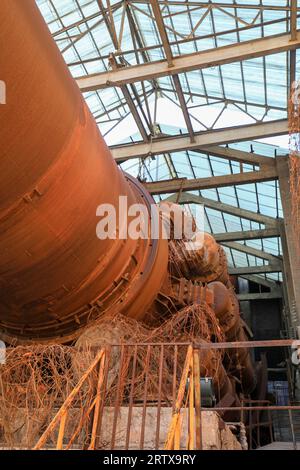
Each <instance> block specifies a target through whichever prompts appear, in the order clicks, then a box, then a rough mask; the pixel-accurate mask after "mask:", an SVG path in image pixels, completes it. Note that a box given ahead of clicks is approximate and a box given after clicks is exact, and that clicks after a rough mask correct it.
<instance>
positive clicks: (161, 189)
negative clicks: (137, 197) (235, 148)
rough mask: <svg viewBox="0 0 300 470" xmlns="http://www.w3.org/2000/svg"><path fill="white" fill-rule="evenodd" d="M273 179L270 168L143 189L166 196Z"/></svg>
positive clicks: (161, 183)
mask: <svg viewBox="0 0 300 470" xmlns="http://www.w3.org/2000/svg"><path fill="white" fill-rule="evenodd" d="M275 179H277V169H276V168H275V167H270V168H265V169H263V170H259V171H249V172H247V173H234V174H229V175H222V176H211V177H207V178H195V179H184V178H178V179H174V180H164V181H154V182H151V183H145V187H146V188H147V190H148V191H149V192H150V193H151V194H167V193H175V192H181V191H192V190H202V189H210V188H220V187H225V186H232V185H241V184H248V183H258V182H262V181H272V180H275Z"/></svg>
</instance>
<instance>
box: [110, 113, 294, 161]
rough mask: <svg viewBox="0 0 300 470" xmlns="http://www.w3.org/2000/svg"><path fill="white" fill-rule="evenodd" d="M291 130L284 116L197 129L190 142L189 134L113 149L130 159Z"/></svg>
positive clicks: (239, 140)
mask: <svg viewBox="0 0 300 470" xmlns="http://www.w3.org/2000/svg"><path fill="white" fill-rule="evenodd" d="M287 133H288V122H287V120H285V119H284V120H280V121H268V122H261V123H258V124H247V125H244V126H234V127H228V128H226V129H215V130H210V131H203V132H197V133H195V141H194V142H191V141H190V138H189V136H187V135H180V136H174V137H164V138H159V139H153V140H152V141H151V142H149V143H135V144H128V145H117V146H112V147H111V151H112V154H113V157H114V158H115V159H116V160H121V161H125V160H129V159H130V158H138V157H147V156H149V155H159V154H163V153H171V152H179V151H180V150H200V149H201V148H202V147H205V146H208V145H218V144H227V143H231V142H242V141H244V140H256V139H261V138H264V137H271V136H277V135H284V134H287Z"/></svg>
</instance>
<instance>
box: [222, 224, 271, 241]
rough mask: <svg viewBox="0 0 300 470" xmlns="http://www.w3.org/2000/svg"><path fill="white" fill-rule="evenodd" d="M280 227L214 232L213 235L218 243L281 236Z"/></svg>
mask: <svg viewBox="0 0 300 470" xmlns="http://www.w3.org/2000/svg"><path fill="white" fill-rule="evenodd" d="M279 235H280V229H279V228H278V227H272V228H265V229H261V230H243V231H242V230H241V231H239V232H224V233H214V234H213V236H214V238H215V239H216V241H217V242H218V243H222V242H234V241H238V240H257V239H259V238H274V237H279Z"/></svg>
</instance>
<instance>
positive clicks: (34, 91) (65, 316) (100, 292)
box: [0, 0, 255, 396]
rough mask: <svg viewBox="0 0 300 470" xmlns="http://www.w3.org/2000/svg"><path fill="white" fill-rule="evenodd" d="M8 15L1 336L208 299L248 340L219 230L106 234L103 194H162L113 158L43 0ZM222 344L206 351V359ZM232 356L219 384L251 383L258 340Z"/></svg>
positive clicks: (4, 15)
mask: <svg viewBox="0 0 300 470" xmlns="http://www.w3.org/2000/svg"><path fill="white" fill-rule="evenodd" d="M0 23H1V24H0V26H1V27H0V44H1V48H0V71H1V79H2V80H4V81H5V83H6V88H7V104H6V105H5V106H2V107H1V109H0V149H1V158H0V179H1V184H0V191H1V197H0V205H1V208H0V214H1V215H0V217H1V222H0V224H1V234H0V253H1V255H0V256H1V263H0V296H1V299H0V303H1V309H0V331H1V337H2V339H4V340H5V341H7V342H8V343H14V344H28V343H32V342H33V343H49V342H60V343H67V342H70V341H73V340H76V339H77V338H78V337H79V336H80V335H81V333H82V331H83V330H84V329H85V328H86V327H87V325H88V324H92V322H93V321H94V320H95V319H97V317H98V316H99V315H104V314H105V313H110V314H111V313H112V312H118V313H122V314H124V315H126V316H128V317H131V318H135V319H137V320H144V321H147V319H148V320H149V319H150V318H151V322H152V323H153V322H154V323H155V321H157V322H159V321H160V320H161V317H162V316H163V315H165V314H166V312H165V310H168V312H169V314H170V311H171V313H172V309H173V313H176V310H178V309H180V308H183V307H184V306H186V305H193V304H194V303H199V302H202V303H204V304H206V305H208V306H209V307H210V308H211V309H213V311H214V312H215V315H216V317H217V318H218V320H219V325H220V328H221V329H222V331H223V333H224V335H225V338H226V340H228V341H236V340H238V341H243V340H245V338H246V336H245V333H244V329H243V326H242V322H241V319H240V314H239V304H238V301H237V298H236V296H235V294H234V291H233V288H232V285H231V283H230V280H229V276H228V271H227V264H226V257H225V254H224V252H223V250H222V248H221V246H219V245H218V244H217V243H216V242H215V240H214V239H213V237H211V236H210V235H208V234H207V235H205V239H204V245H203V247H202V248H201V249H199V250H197V251H194V252H189V251H187V250H186V249H185V245H184V243H183V242H182V241H179V240H169V241H168V240H165V239H163V238H160V239H158V240H151V238H150V239H137V240H133V239H130V238H127V239H106V240H101V241H99V239H98V238H97V237H96V231H95V227H96V223H97V218H96V208H97V207H98V206H99V204H101V203H108V204H112V205H113V206H115V207H118V200H119V196H127V198H128V204H134V203H140V204H144V205H145V206H146V208H147V210H149V211H150V205H151V204H152V203H153V202H154V201H153V200H152V198H151V196H150V195H149V194H148V193H147V191H146V190H145V189H144V188H143V186H142V185H141V184H140V183H139V182H138V181H137V180H135V179H134V178H132V177H130V176H128V175H125V174H123V173H122V171H120V169H119V168H118V166H117V165H116V163H115V162H114V161H113V158H112V156H111V154H110V151H109V149H108V148H107V146H106V144H105V142H104V140H103V138H102V137H101V135H100V134H99V131H98V127H97V125H96V123H95V121H94V119H93V117H92V115H91V113H90V111H89V110H88V108H87V105H86V104H85V101H84V99H83V97H82V95H81V93H80V91H79V89H78V87H77V85H76V83H75V81H74V80H73V79H72V77H71V75H70V73H69V71H68V69H67V66H66V64H65V63H64V61H63V58H62V56H61V54H60V52H59V51H58V49H57V47H56V45H55V43H54V41H53V39H52V37H51V35H50V33H49V31H48V28H47V26H46V24H45V23H44V21H43V19H42V17H41V15H40V13H39V11H38V9H37V7H36V5H35V2H34V0H26V2H24V1H20V0H2V1H1V11H0ZM4 45H5V47H4ZM176 210H178V211H180V210H181V209H180V208H179V206H177V209H176ZM121 228H122V227H118V229H119V230H121ZM232 351H234V350H232ZM217 354H218V352H217V351H216V352H213V351H212V352H209V353H207V355H206V356H205V361H206V362H207V364H206V369H208V370H209V366H210V364H212V363H213V359H214V356H215V355H217ZM230 354H231V355H230ZM228 356H229V359H230V360H229V361H227V363H224V366H223V365H221V367H219V369H218V372H217V375H218V381H219V383H220V386H221V396H222V395H224V394H225V393H226V392H227V391H229V390H232V388H233V387H234V386H235V385H234V379H233V378H234V377H235V378H236V380H237V381H239V383H240V384H241V385H242V390H243V391H244V392H246V393H248V392H250V391H251V390H252V389H253V387H254V383H255V378H254V371H253V367H252V364H251V360H250V355H249V351H248V350H246V349H239V350H238V352H236V351H234V352H233V353H229V352H228Z"/></svg>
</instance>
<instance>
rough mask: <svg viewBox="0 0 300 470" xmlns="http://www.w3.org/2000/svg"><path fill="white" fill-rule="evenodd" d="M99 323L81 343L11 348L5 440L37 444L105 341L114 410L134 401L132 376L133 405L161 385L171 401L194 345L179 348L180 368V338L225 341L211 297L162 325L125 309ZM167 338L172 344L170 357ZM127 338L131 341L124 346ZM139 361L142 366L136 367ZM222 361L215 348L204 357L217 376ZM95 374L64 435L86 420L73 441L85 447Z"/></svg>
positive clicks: (153, 398)
mask: <svg viewBox="0 0 300 470" xmlns="http://www.w3.org/2000/svg"><path fill="white" fill-rule="evenodd" d="M93 328H94V329H95V331H94V333H93V334H92V336H91V335H89V336H88V337H89V340H88V341H85V340H84V335H83V340H81V341H78V342H77V344H76V346H72V347H68V346H60V345H49V346H41V345H36V346H28V347H24V346H19V347H16V348H12V349H9V350H8V353H7V360H6V364H5V365H2V366H0V442H1V445H2V446H4V447H8V448H14V447H26V448H32V447H33V446H34V444H35V443H36V442H37V440H38V437H39V436H40V435H41V433H42V432H43V431H44V430H45V429H46V427H47V426H48V425H49V423H50V422H51V420H52V419H53V417H54V415H55V414H56V412H57V411H58V410H59V408H60V407H61V405H62V404H63V402H64V401H65V399H66V398H67V397H68V395H69V394H70V392H71V391H72V389H73V388H74V387H75V386H76V384H77V383H78V380H79V378H80V377H81V376H82V375H83V373H84V372H85V371H86V369H87V367H88V366H89V365H90V363H91V362H92V359H93V357H94V354H95V350H99V347H100V346H105V347H108V348H109V354H108V363H107V367H108V369H107V379H106V388H105V391H104V397H105V400H104V404H105V406H106V407H107V409H108V408H109V407H110V408H114V409H115V408H116V407H120V406H127V405H128V402H129V400H130V390H131V387H132V383H133V382H134V393H133V396H132V400H133V405H134V406H141V404H142V403H143V402H145V397H146V403H147V406H148V405H149V404H153V403H155V402H157V400H158V391H159V390H160V400H161V401H162V403H163V405H164V406H172V403H173V400H174V396H175V393H176V390H177V387H178V384H179V381H180V377H181V373H182V368H183V364H184V360H185V355H186V349H187V346H182V347H180V348H178V349H177V352H176V354H177V357H176V370H174V351H175V349H174V347H175V346H174V344H175V343H180V342H181V343H183V342H185V343H188V342H192V341H193V340H197V341H199V340H201V341H212V340H213V341H223V340H224V336H223V334H222V331H221V329H220V327H219V324H218V320H217V319H216V317H215V314H214V311H213V310H212V309H211V308H210V307H208V306H207V305H206V304H202V305H193V306H188V307H186V308H184V309H182V310H181V311H179V312H178V313H177V314H176V315H174V316H173V317H171V318H170V319H169V320H167V321H166V322H165V323H164V324H162V325H161V326H160V327H158V328H150V327H149V326H146V325H143V324H142V323H140V322H137V321H135V320H133V319H129V318H126V317H124V316H122V315H119V314H117V315H115V316H113V317H109V318H103V319H102V320H99V321H98V322H96V323H95V325H94V326H93ZM91 338H93V340H92V341H91ZM95 338H96V339H95ZM85 339H87V337H85ZM136 343H139V344H141V343H143V346H139V347H135V346H134V344H136ZM162 343H164V344H165V346H164V353H163V363H162V362H161V361H162V358H161V349H160V348H161V346H160V345H161V344H162ZM150 344H151V345H152V346H151V350H150V353H149V347H150V346H149V347H148V346H147V345H150ZM153 344H157V347H155V346H153ZM122 345H124V346H126V345H127V347H126V348H125V349H124V346H123V347H122ZM134 361H135V362H136V366H135V367H136V370H135V372H134V374H133V367H134ZM221 363H222V355H221V354H220V353H216V352H214V354H213V357H212V356H211V354H210V352H208V353H207V355H205V357H204V358H203V361H202V371H201V374H202V375H203V376H205V375H206V376H210V377H213V378H214V379H215V380H216V381H217V380H218V370H219V367H220V366H221ZM160 370H161V371H162V372H161V373H159V371H160ZM96 374H97V371H94V373H93V374H91V375H90V376H89V377H88V379H87V381H86V383H85V384H84V386H83V387H82V389H81V390H80V392H79V394H78V395H77V397H76V399H75V401H74V404H73V405H72V409H71V414H70V417H69V418H68V424H67V426H66V432H65V434H66V436H68V438H69V439H70V438H71V437H72V435H73V434H74V431H75V429H76V427H77V426H78V423H79V422H81V420H82V422H83V424H82V429H81V431H80V433H79V435H78V436H77V437H76V440H74V444H75V445H77V446H78V447H79V448H84V447H85V446H86V445H87V444H88V441H89V436H90V421H89V420H88V419H84V417H85V416H86V412H87V409H88V408H89V407H90V405H91V403H92V401H93V398H94V396H95V384H96V383H97V376H96ZM160 375H161V383H159V381H160V378H159V376H160ZM145 387H146V388H145ZM145 390H146V391H145ZM145 394H146V395H145ZM72 415H73V416H72ZM55 436H56V437H57V432H56V433H53V435H52V437H51V439H50V442H48V445H49V446H51V445H52V446H53V445H54V443H55ZM100 445H103V446H104V447H105V446H107V445H110V444H109V443H107V442H103V443H102V444H101V443H100Z"/></svg>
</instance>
